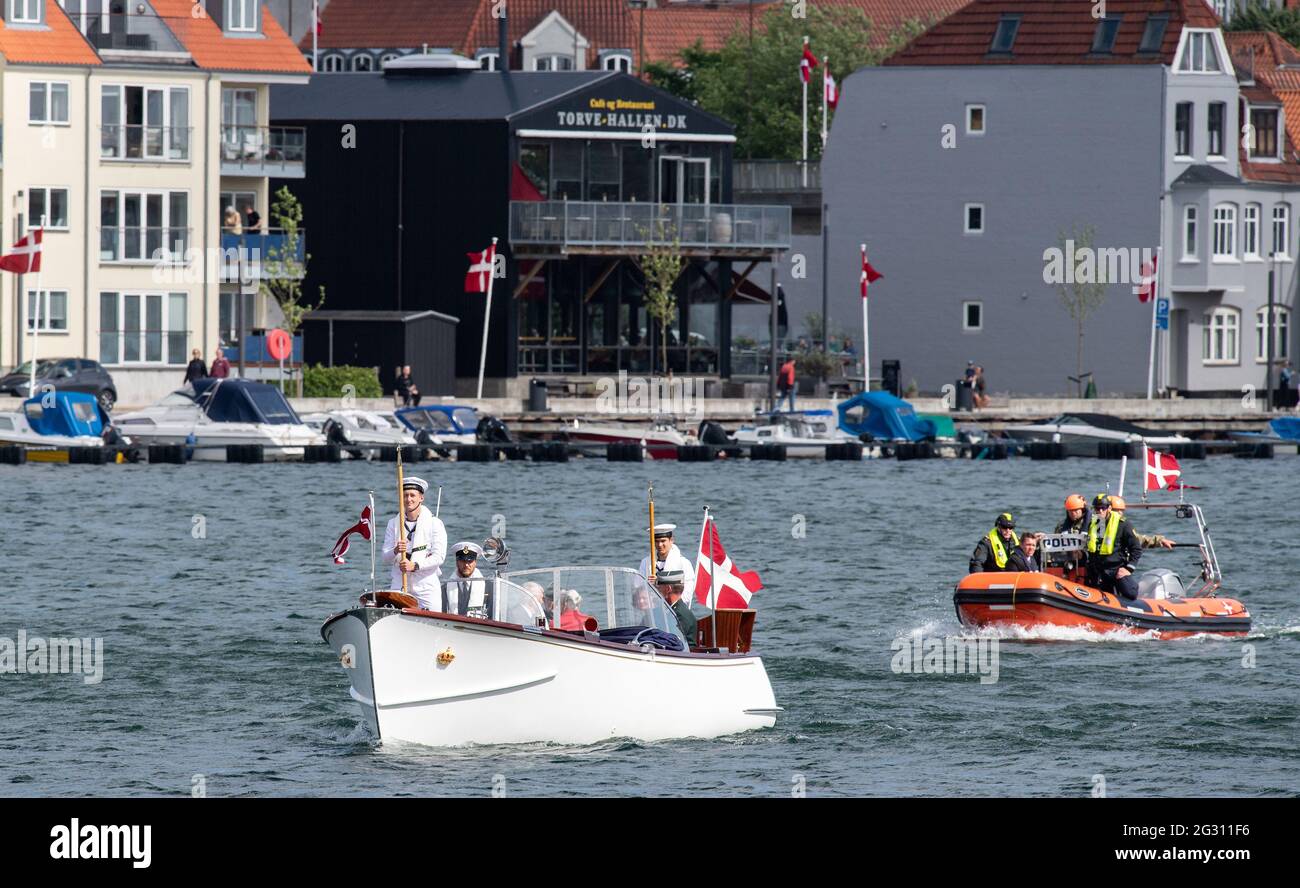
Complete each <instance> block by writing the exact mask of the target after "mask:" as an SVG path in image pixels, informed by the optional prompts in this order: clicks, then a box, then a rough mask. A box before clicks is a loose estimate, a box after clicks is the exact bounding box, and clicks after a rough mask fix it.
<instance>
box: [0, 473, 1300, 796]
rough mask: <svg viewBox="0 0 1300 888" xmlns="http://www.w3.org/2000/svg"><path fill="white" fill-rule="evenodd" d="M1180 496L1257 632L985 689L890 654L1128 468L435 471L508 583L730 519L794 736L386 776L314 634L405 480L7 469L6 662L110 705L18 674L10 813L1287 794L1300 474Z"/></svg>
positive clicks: (1150, 647) (2, 563)
mask: <svg viewBox="0 0 1300 888" xmlns="http://www.w3.org/2000/svg"><path fill="white" fill-rule="evenodd" d="M1186 468H1187V474H1186V480H1187V481H1188V483H1193V484H1200V485H1202V486H1203V487H1204V488H1205V489H1204V490H1203V491H1200V492H1198V493H1197V501H1198V502H1200V503H1201V504H1202V505H1203V506H1204V508H1205V509H1206V512H1207V516H1208V518H1209V520H1210V522H1211V529H1212V530H1213V532H1214V537H1215V542H1216V544H1217V548H1218V553H1219V558H1220V561H1221V564H1222V567H1223V572H1224V575H1225V593H1226V594H1229V595H1232V596H1234V597H1239V598H1241V599H1242V600H1244V601H1245V602H1246V604H1247V605H1248V607H1249V608H1250V610H1251V612H1252V613H1253V615H1254V618H1255V629H1254V631H1253V633H1252V635H1251V636H1250V637H1249V638H1247V639H1245V640H1242V639H1233V640H1223V639H1192V640H1185V641H1152V640H1126V641H1120V640H1114V639H1110V638H1102V637H1098V636H1076V637H1075V639H1076V640H1072V641H1055V642H1044V641H1037V642H1024V641H1003V642H1001V644H1000V648H999V654H1000V660H999V676H998V681H997V682H996V683H993V684H981V683H980V682H979V681H978V679H977V676H974V675H906V674H895V673H894V672H893V671H892V670H891V668H890V663H891V658H892V657H893V656H894V651H893V650H892V649H891V642H893V641H894V640H895V639H896V638H899V637H900V636H905V635H907V634H908V633H910V632H914V631H916V630H921V631H922V632H923V633H924V634H925V635H926V636H927V637H940V638H941V637H943V636H945V635H949V634H956V633H959V632H961V631H962V630H961V627H960V626H959V624H958V623H957V621H956V619H955V616H954V614H953V609H952V600H951V598H952V586H953V583H954V582H955V581H956V580H957V579H958V578H959V577H960V575H961V574H962V573H964V571H965V567H966V560H967V557H968V555H969V553H970V550H971V549H972V548H973V546H974V544H975V542H976V540H977V539H978V537H979V536H980V535H981V534H982V533H984V532H986V531H987V530H988V527H989V526H990V523H991V520H992V518H993V517H994V516H995V515H996V513H998V512H1000V511H1003V510H1005V509H1011V510H1012V511H1014V512H1015V513H1016V515H1017V517H1018V519H1019V522H1020V527H1021V528H1022V529H1023V528H1039V529H1050V525H1051V524H1053V523H1054V522H1055V521H1056V519H1057V517H1058V511H1059V507H1060V504H1061V501H1062V500H1063V499H1064V496H1065V494H1066V493H1068V492H1070V491H1072V490H1080V491H1082V492H1084V493H1085V494H1090V493H1095V492H1097V491H1099V490H1102V489H1104V484H1105V482H1106V480H1107V479H1108V478H1110V477H1111V476H1112V475H1113V473H1114V472H1116V471H1117V464H1115V463H1109V462H1101V461H1095V460H1069V461H1066V462H1063V463H1062V462H1057V463H1050V462H1030V461H1028V460H1013V461H1009V462H1006V463H1001V464H996V463H993V464H989V463H970V462H965V461H930V462H910V463H901V464H900V463H896V462H893V461H881V462H872V463H865V464H861V465H850V464H845V463H822V462H820V461H796V462H790V463H784V464H781V463H762V462H759V463H751V462H743V461H742V462H734V463H727V464H690V463H688V464H682V465H677V464H676V463H657V464H651V463H646V464H643V465H635V464H620V463H615V464H608V463H606V462H604V461H603V460H589V461H577V462H574V463H570V464H567V465H563V464H561V465H548V464H539V465H533V464H517V463H504V464H496V465H484V464H471V463H466V464H441V463H439V464H424V465H421V466H419V467H418V468H416V469H415V471H416V472H418V473H419V474H422V475H423V476H425V477H426V478H428V479H430V480H431V481H432V482H433V483H434V484H442V485H444V499H443V505H442V517H443V519H444V520H445V521H446V524H447V527H448V533H449V535H450V536H451V538H452V540H453V541H454V540H457V539H462V538H468V539H477V540H481V539H483V538H484V537H485V536H487V535H489V534H490V533H491V532H492V531H493V530H494V527H493V524H494V521H498V522H499V521H500V520H502V519H501V518H495V517H494V516H503V517H504V521H505V531H506V537H507V539H508V541H509V543H510V545H511V548H512V550H513V553H514V560H513V562H512V564H511V567H512V568H524V567H532V566H544V565H552V564H606V563H614V564H622V565H630V566H635V565H636V564H637V562H638V560H639V559H640V557H641V554H642V552H641V548H642V541H643V539H644V536H643V533H642V530H643V528H644V527H645V485H646V482H647V481H649V480H653V481H654V482H655V489H656V505H657V517H658V518H659V519H660V520H667V521H675V522H677V523H678V524H679V525H681V526H682V530H681V531H680V532H679V542H682V545H683V548H684V549H686V550H689V549H691V548H693V544H694V541H695V540H696V539H698V533H699V523H700V518H701V507H702V506H703V505H704V504H706V503H707V504H709V505H711V506H713V508H714V509H715V511H716V514H717V515H718V520H719V528H720V531H721V535H722V539H723V540H724V542H725V543H726V545H727V547H728V551H729V552H730V554H732V556H733V557H734V558H735V559H736V561H737V562H738V563H739V564H740V565H741V566H742V567H744V568H751V569H756V570H758V571H759V572H760V573H761V575H762V577H763V580H764V582H765V584H766V586H767V588H766V589H765V590H764V591H763V592H761V593H760V595H759V597H758V598H757V599H756V602H755V603H756V606H757V607H758V609H759V624H758V632H757V635H756V643H757V646H758V647H759V648H760V649H761V651H762V652H763V654H764V660H765V663H766V665H767V668H768V672H769V674H770V676H771V678H772V682H773V685H774V687H775V690H776V696H777V702H778V703H780V704H781V705H783V706H784V707H785V709H786V712H785V713H784V714H783V715H782V717H781V718H780V719H779V720H778V723H777V726H776V728H774V729H772V730H770V731H765V732H754V733H748V734H744V735H739V736H736V737H734V738H726V739H722V740H714V741H694V740H693V741H679V742H666V743H656V744H642V743H636V742H631V741H613V742H608V743H602V744H598V745H595V746H588V747H580V748H572V747H567V748H566V747H551V746H529V747H521V748H480V749H469V750H457V751H441V750H431V749H426V748H420V747H402V746H398V745H391V746H385V747H384V748H382V749H376V748H374V747H373V746H372V744H371V743H370V740H369V738H368V737H367V735H366V733H365V730H364V729H363V728H362V727H361V718H360V714H359V712H358V711H357V709H356V707H355V704H354V703H353V702H352V701H351V699H350V698H349V697H348V693H347V688H348V681H347V678H346V676H345V674H344V671H343V670H342V669H341V668H340V667H339V665H338V661H337V660H336V658H335V657H334V655H333V654H332V652H331V651H330V650H329V649H328V648H327V647H326V646H325V644H324V643H323V642H322V641H321V639H320V636H319V632H318V630H319V627H320V624H321V622H322V620H323V619H324V618H325V617H326V616H327V615H328V614H329V613H331V612H333V611H337V610H340V609H342V608H344V607H346V606H348V605H350V604H351V603H352V602H354V601H355V599H356V595H357V593H358V592H360V591H361V590H362V588H363V587H364V586H365V584H366V581H367V579H368V573H369V563H368V557H366V552H365V551H363V548H362V547H360V546H359V547H357V548H354V550H353V557H352V558H351V559H350V561H349V563H348V564H347V565H346V566H345V567H336V566H334V565H333V564H332V562H331V561H330V558H329V555H328V553H329V549H330V546H331V545H332V544H333V541H334V538H335V537H336V536H337V535H338V533H339V532H340V531H341V530H342V529H343V528H344V527H347V526H348V525H350V524H352V523H353V522H354V521H355V520H356V517H357V514H358V512H359V511H360V508H361V506H362V505H363V504H364V502H365V494H366V491H367V490H368V489H370V488H375V489H377V490H378V492H379V494H378V495H379V498H380V508H381V521H386V520H387V518H388V517H389V516H390V515H391V514H392V511H393V508H392V506H391V505H389V503H388V500H395V494H393V493H391V492H390V489H391V488H392V486H393V484H392V479H393V473H392V469H393V467H392V466H391V465H387V466H386V465H383V464H351V463H347V464H342V465H260V466H242V465H224V464H212V465H199V464H193V465H187V466H110V467H90V466H86V467H82V466H40V465H28V466H21V467H9V466H4V467H0V492H2V493H3V496H4V502H5V504H6V505H5V509H6V515H5V521H4V524H3V526H4V546H3V548H2V549H0V583H2V584H3V585H2V588H3V593H2V594H3V601H4V608H3V619H0V636H5V637H8V638H10V639H13V638H15V637H16V635H17V632H18V630H19V629H25V630H26V631H27V632H28V633H29V634H30V635H32V636H44V637H62V636H74V635H75V636H100V637H102V638H103V639H104V645H105V653H104V661H105V665H104V678H103V681H102V682H101V683H99V684H94V685H87V684H85V683H84V682H83V681H82V680H81V679H80V678H79V677H77V676H73V675H0V724H3V725H4V729H3V731H2V732H0V795H73V794H90V795H188V794H190V793H191V789H192V787H193V786H195V785H196V784H201V785H202V786H203V788H204V790H205V791H206V793H207V794H208V795H210V796H230V795H327V794H328V795H479V796H484V795H489V794H491V793H492V791H493V789H494V786H495V787H497V788H498V790H502V789H503V790H504V792H505V793H506V794H509V795H550V794H565V795H583V796H590V795H611V794H614V795H643V794H644V795H669V794H672V795H676V794H685V793H704V794H714V793H716V794H735V795H777V796H780V795H789V794H790V793H791V791H792V789H794V788H796V787H798V786H801V785H802V786H803V787H804V788H805V791H806V792H807V794H808V795H809V796H817V795H842V796H847V795H928V796H971V795H975V796H985V795H1051V796H1055V795H1066V796H1080V797H1083V796H1088V795H1089V794H1091V793H1092V792H1093V790H1094V787H1096V786H1099V785H1100V781H1103V780H1104V784H1105V790H1106V792H1107V794H1108V795H1111V796H1144V795H1146V796H1149V795H1251V796H1269V795H1274V796H1275V795H1295V794H1297V792H1298V791H1300V742H1298V740H1300V601H1298V600H1297V595H1298V593H1300V582H1298V581H1300V554H1298V553H1297V549H1296V536H1297V535H1296V530H1297V526H1298V524H1297V521H1296V519H1295V514H1296V503H1297V502H1300V471H1298V470H1300V460H1297V458H1295V457H1290V458H1286V457H1279V458H1278V459H1276V460H1273V461H1253V460H1234V459H1228V458H1219V459H1211V460H1208V461H1206V462H1203V463H1196V462H1193V463H1191V464H1190V465H1189V466H1187V467H1186ZM1131 481H1132V479H1130V482H1131ZM195 516H202V518H203V521H204V523H205V525H206V537H205V538H200V539H196V538H195V536H194V533H193V531H194V528H195V526H196V525H195ZM1135 517H1137V516H1135ZM382 526H383V524H382V523H381V524H380V527H382ZM800 526H803V527H804V528H806V533H805V534H804V535H802V536H799V535H798V534H796V533H793V532H792V531H794V530H797V529H798V528H799V527H800ZM495 529H497V530H499V529H500V528H499V527H498V528H495ZM1139 529H1142V530H1165V531H1170V532H1172V533H1173V535H1175V536H1177V537H1180V538H1185V539H1190V537H1189V536H1188V533H1187V531H1188V530H1189V527H1188V526H1187V525H1183V526H1182V527H1181V528H1180V527H1174V526H1172V525H1170V526H1156V525H1152V524H1146V525H1144V524H1142V523H1141V522H1139ZM693 554H694V553H693V552H690V551H687V555H688V556H693ZM1145 563H1146V564H1147V565H1157V564H1167V565H1170V566H1176V567H1181V568H1184V570H1183V574H1184V576H1189V575H1192V574H1194V573H1195V571H1194V570H1193V569H1189V568H1190V567H1191V556H1190V555H1188V554H1184V553H1180V554H1178V555H1174V556H1169V555H1166V556H1156V555H1151V554H1148V556H1147V557H1146V559H1145ZM1252 658H1253V664H1254V665H1253V667H1252V666H1249V665H1243V664H1246V663H1250V662H1252Z"/></svg>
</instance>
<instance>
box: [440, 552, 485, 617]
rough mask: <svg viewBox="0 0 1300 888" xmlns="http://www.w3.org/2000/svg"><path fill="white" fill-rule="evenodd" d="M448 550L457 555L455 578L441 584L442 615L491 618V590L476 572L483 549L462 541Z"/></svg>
mask: <svg viewBox="0 0 1300 888" xmlns="http://www.w3.org/2000/svg"><path fill="white" fill-rule="evenodd" d="M451 551H452V554H454V555H455V556H456V575H455V576H453V577H452V578H451V579H450V580H448V581H447V582H446V583H443V585H442V599H443V600H442V611H443V613H447V614H460V615H461V616H462V617H478V618H480V619H488V618H490V617H491V616H492V591H491V589H489V588H488V583H487V581H486V580H484V579H483V574H482V573H480V572H479V569H478V559H479V556H480V555H482V554H483V548H482V547H481V546H479V545H478V544H477V543H471V542H461V543H457V544H456V545H454V546H452V549H451Z"/></svg>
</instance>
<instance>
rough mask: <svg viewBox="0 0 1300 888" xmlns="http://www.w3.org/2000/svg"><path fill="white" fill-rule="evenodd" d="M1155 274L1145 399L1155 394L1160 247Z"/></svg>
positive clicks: (1152, 284) (1152, 287)
mask: <svg viewBox="0 0 1300 888" xmlns="http://www.w3.org/2000/svg"><path fill="white" fill-rule="evenodd" d="M1154 261H1155V266H1156V267H1155V276H1154V278H1153V280H1152V281H1151V348H1150V352H1149V353H1148V355H1147V400H1148V401H1150V400H1151V399H1152V397H1154V395H1155V385H1156V309H1157V307H1158V306H1159V305H1160V248H1159V247H1156V252H1155V260H1154Z"/></svg>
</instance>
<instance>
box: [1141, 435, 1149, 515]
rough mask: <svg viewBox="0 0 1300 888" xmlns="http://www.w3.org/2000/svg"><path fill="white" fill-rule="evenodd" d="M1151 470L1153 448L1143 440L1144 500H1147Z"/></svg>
mask: <svg viewBox="0 0 1300 888" xmlns="http://www.w3.org/2000/svg"><path fill="white" fill-rule="evenodd" d="M1150 472H1151V448H1150V447H1149V446H1148V445H1147V443H1146V442H1145V441H1144V442H1142V502H1144V503H1145V502H1146V501H1147V475H1148V474H1149V473H1150Z"/></svg>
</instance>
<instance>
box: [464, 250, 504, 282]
mask: <svg viewBox="0 0 1300 888" xmlns="http://www.w3.org/2000/svg"><path fill="white" fill-rule="evenodd" d="M496 254H497V245H496V244H493V245H492V246H490V247H488V248H487V249H486V250H484V251H483V252H482V253H469V254H467V255H468V256H469V271H467V272H466V273H465V292H466V293H486V292H487V291H488V285H489V282H490V281H491V280H492V266H493V265H494V264H495V263H496Z"/></svg>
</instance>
